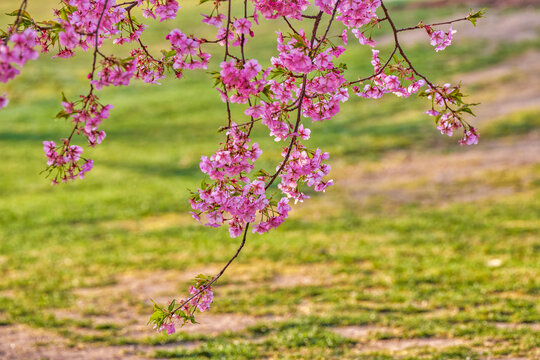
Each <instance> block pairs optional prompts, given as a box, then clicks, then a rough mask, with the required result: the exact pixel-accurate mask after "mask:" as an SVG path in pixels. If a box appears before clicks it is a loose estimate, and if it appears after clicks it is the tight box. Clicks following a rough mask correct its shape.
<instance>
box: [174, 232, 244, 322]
mask: <svg viewBox="0 0 540 360" xmlns="http://www.w3.org/2000/svg"><path fill="white" fill-rule="evenodd" d="M249 225H250V223H247V224H246V228H245V229H244V235H243V236H242V242H241V243H240V246H239V247H238V249H236V252H235V253H234V255H233V256H232V257H231V258H230V259H229V261H227V263H226V264H225V266H223V268H222V269H221V270H220V272H219V273H217V275H216V276H214V277H213V278H212V280H211V281H209V282H208V284H206V285H204V286H203V287H202V288H201V289H200V290H199V291H197V292H196V293H195V294H193V295H191V296H190V297H189V298H187V299H186V300H184V302H182V304H180V305H179V306H178V307H176V309H174V310H173V311H171V313H170V314H169V315H174V314H175V313H176V312H177V311H178V310H180V309H181V308H182V307H184V306H185V305H186V304H187V303H189V302H190V301H191V300H192V299H194V298H195V297H196V296H198V295H199V294H201V293H202V292H203V291H205V290H206V289H208V288H209V287H210V286H212V284H213V283H215V282H216V281H217V280H218V279H219V278H220V277H221V276H222V275H223V274H224V273H225V270H227V268H228V267H229V265H231V263H232V262H233V261H234V259H236V258H237V257H238V255H240V252H241V251H242V249H243V248H244V245H245V244H246V239H247V232H248V229H249Z"/></svg>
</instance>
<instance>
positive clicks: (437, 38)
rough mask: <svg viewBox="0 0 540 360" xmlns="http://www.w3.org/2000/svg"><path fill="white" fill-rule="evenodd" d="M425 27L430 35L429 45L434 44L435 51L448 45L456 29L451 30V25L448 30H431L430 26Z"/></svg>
mask: <svg viewBox="0 0 540 360" xmlns="http://www.w3.org/2000/svg"><path fill="white" fill-rule="evenodd" d="M425 28H426V31H427V33H428V35H429V37H430V42H431V45H433V46H435V51H437V52H439V51H441V50H444V49H446V48H447V47H448V46H450V45H451V44H452V36H453V35H454V34H455V33H456V30H453V29H452V27H451V26H450V29H449V30H448V32H444V31H442V30H433V28H432V27H430V26H426V27H425Z"/></svg>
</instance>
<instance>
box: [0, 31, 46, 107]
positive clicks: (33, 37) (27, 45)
mask: <svg viewBox="0 0 540 360" xmlns="http://www.w3.org/2000/svg"><path fill="white" fill-rule="evenodd" d="M36 44H37V34H36V32H35V31H34V30H32V29H26V30H24V31H23V32H21V33H14V34H12V35H11V36H10V37H9V41H6V42H4V40H2V39H1V38H0V82H3V83H7V82H8V81H10V80H12V79H13V78H14V77H16V76H17V75H19V74H20V70H19V69H18V68H17V67H16V66H18V67H19V68H22V67H23V66H24V64H26V62H27V61H28V60H35V59H37V58H38V56H39V53H38V52H37V51H36V50H35V49H34V48H35V46H36ZM8 102H9V101H8V99H7V97H6V94H4V95H2V96H0V109H1V108H3V107H6V106H7V105H8Z"/></svg>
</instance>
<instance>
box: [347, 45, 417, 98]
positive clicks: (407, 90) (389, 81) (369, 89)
mask: <svg viewBox="0 0 540 360" xmlns="http://www.w3.org/2000/svg"><path fill="white" fill-rule="evenodd" d="M372 53H373V56H372V59H371V64H372V65H373V69H374V73H375V75H374V76H372V77H371V78H370V79H371V83H370V84H366V85H365V86H364V88H363V89H362V90H361V91H360V89H359V88H358V87H353V90H354V91H355V93H356V94H357V95H358V96H361V97H364V98H368V99H379V98H381V97H382V96H383V95H384V94H388V93H393V94H394V95H396V96H398V97H409V96H410V95H412V94H416V93H418V91H419V90H420V88H422V87H423V86H424V85H425V84H426V82H425V80H424V79H419V80H417V79H416V77H415V74H414V72H413V70H412V69H411V68H407V67H404V66H403V65H402V64H399V63H398V64H396V65H394V66H391V67H388V68H387V72H384V71H383V70H384V69H383V68H382V64H381V60H380V59H379V50H372ZM405 82H407V83H408V84H404V83H405Z"/></svg>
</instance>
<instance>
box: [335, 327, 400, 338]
mask: <svg viewBox="0 0 540 360" xmlns="http://www.w3.org/2000/svg"><path fill="white" fill-rule="evenodd" d="M331 330H332V331H333V332H334V333H336V334H338V335H340V336H343V337H345V338H349V339H365V338H367V337H368V336H370V335H372V334H375V333H381V332H384V333H388V332H392V331H393V329H390V328H385V327H381V326H375V325H351V326H341V327H335V328H332V329H331Z"/></svg>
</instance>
